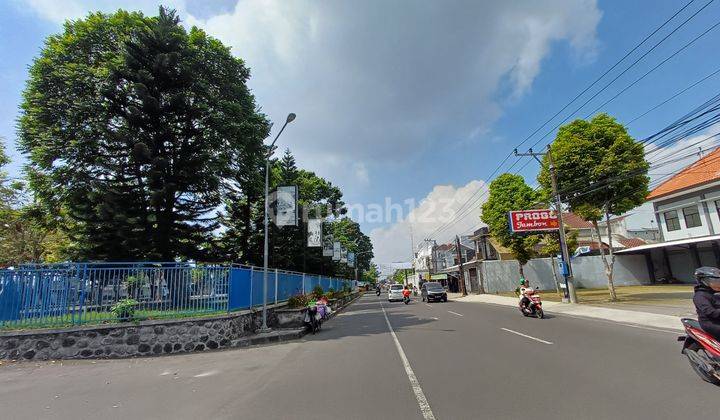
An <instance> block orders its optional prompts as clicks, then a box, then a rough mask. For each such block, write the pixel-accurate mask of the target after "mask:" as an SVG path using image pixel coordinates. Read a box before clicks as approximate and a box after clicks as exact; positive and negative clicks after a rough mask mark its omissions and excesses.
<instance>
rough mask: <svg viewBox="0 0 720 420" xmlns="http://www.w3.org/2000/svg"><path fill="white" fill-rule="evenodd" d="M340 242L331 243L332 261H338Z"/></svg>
mask: <svg viewBox="0 0 720 420" xmlns="http://www.w3.org/2000/svg"><path fill="white" fill-rule="evenodd" d="M340 248H341V246H340V242H333V261H340Z"/></svg>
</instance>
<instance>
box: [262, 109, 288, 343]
mask: <svg viewBox="0 0 720 420" xmlns="http://www.w3.org/2000/svg"><path fill="white" fill-rule="evenodd" d="M294 119H295V114H293V113H292V112H291V113H290V114H288V116H287V119H286V120H285V124H283V126H282V128H281V129H280V131H279V132H278V133H277V135H276V136H275V139H274V140H273V141H272V143H271V144H270V148H269V149H268V153H267V155H266V156H265V245H264V248H263V309H262V326H261V327H260V332H269V331H270V328H269V327H268V325H267V285H268V223H269V221H268V213H269V212H270V206H269V203H268V198H269V197H268V195H269V192H268V190H269V189H270V157H271V156H272V154H273V147H274V146H275V142H276V141H277V139H278V137H280V134H282V132H283V130H285V127H286V126H287V125H288V124H289V123H291V122H292V121H293V120H294Z"/></svg>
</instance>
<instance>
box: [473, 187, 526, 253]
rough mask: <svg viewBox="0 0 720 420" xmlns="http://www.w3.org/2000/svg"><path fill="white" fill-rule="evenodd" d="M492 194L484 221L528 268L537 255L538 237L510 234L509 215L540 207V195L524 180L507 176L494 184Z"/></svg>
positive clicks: (483, 210) (493, 234) (496, 236)
mask: <svg viewBox="0 0 720 420" xmlns="http://www.w3.org/2000/svg"><path fill="white" fill-rule="evenodd" d="M489 190H490V194H489V196H488V199H487V201H486V202H485V203H484V204H483V206H482V214H481V216H480V218H481V219H482V221H483V222H484V223H485V224H487V225H488V228H489V230H490V234H491V235H492V236H493V237H494V238H495V239H496V240H497V241H499V242H500V244H501V245H502V246H504V247H506V248H509V249H510V251H512V253H513V256H514V257H515V259H517V260H518V262H519V263H520V265H521V266H522V265H525V263H527V262H528V261H529V260H530V258H532V257H533V255H534V254H535V251H534V247H535V245H536V244H537V243H538V241H539V238H538V236H537V235H526V236H523V235H519V234H514V233H511V232H510V225H509V219H508V212H509V211H512V210H524V209H531V208H533V207H535V206H536V205H537V199H538V194H537V192H536V191H535V190H533V189H532V188H530V186H528V185H527V184H526V183H525V180H524V179H523V177H521V176H519V175H513V174H509V173H504V174H502V175H500V176H498V177H497V178H495V179H494V180H493V181H492V182H491V183H490V187H489Z"/></svg>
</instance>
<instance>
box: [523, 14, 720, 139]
mask: <svg viewBox="0 0 720 420" xmlns="http://www.w3.org/2000/svg"><path fill="white" fill-rule="evenodd" d="M713 1H715V0H710V1H708V2H707V3H705V5H703V6H702V7H701V8H700V9H698V10H697V11H695V13H693V14H692V15H690V17H688V18H687V19H685V20H684V21H683V22H682V23H681V24H680V25H678V26H677V27H675V29H673V30H672V31H671V32H670V33H669V34H667V35H665V37H664V38H662V39H661V40H660V41H658V42H656V43H655V45H653V46H652V47H651V48H650V49H649V50H647V51H646V52H645V53H644V54H643V55H641V56H640V57H639V58H638V59H637V60H635V61H634V62H633V63H632V64H630V66H628V67H627V68H626V69H625V70H623V71H622V72H620V74H618V75H617V76H615V78H614V79H612V80H611V81H610V82H608V83H606V84H605V86H603V87H602V88H601V89H600V90H599V91H597V92H595V94H594V95H592V96H591V97H590V98H588V99H587V100H586V101H585V102H584V103H583V104H582V105H580V106H579V107H578V108H576V109H575V111H573V112H571V113H570V114H568V115H567V116H566V117H565V118H564V119H563V120H562V121H560V123H559V124H557V125H556V126H555V127H553V128H552V130H550V131H548V132H547V133H545V135H544V136H542V137H541V138H539V139H538V140H537V141H536V142H535V143H533V145H532V146H531V148H534V147H535V146H537V145H538V144H539V143H540V142H541V141H542V140H543V139H545V138H546V137H547V136H549V135H550V134H552V133H553V132H554V131H555V130H556V129H558V128H559V127H560V126H561V125H562V124H563V123H565V122H566V121H567V120H568V119H570V117H572V116H573V115H575V114H577V113H578V112H579V111H580V110H581V109H583V108H584V107H585V105H587V104H588V103H590V102H591V101H592V100H593V99H595V98H596V97H597V96H598V95H600V94H601V93H602V92H604V91H605V90H606V89H607V88H608V87H610V85H611V84H613V83H614V82H615V81H617V80H618V79H619V78H620V77H622V75H624V74H625V73H626V72H627V71H628V70H630V69H631V68H633V67H635V65H636V64H637V63H639V62H640V61H641V60H642V59H643V58H645V57H647V55H648V54H650V53H651V52H652V51H654V50H655V48H657V47H658V46H659V45H660V44H662V43H663V42H665V41H666V40H667V39H668V38H669V37H670V36H672V35H673V34H674V33H675V32H677V31H678V30H679V29H680V28H682V27H683V26H685V25H686V24H687V23H688V22H690V20H692V19H693V18H694V17H695V16H697V15H698V14H699V13H700V12H701V11H703V10H704V9H705V8H706V7H708V6H709V5H710V4H711V3H712V2H713ZM692 42H694V41H691V43H692Z"/></svg>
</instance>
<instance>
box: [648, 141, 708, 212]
mask: <svg viewBox="0 0 720 420" xmlns="http://www.w3.org/2000/svg"><path fill="white" fill-rule="evenodd" d="M717 180H720V147H718V148H717V149H715V150H713V151H712V152H711V153H709V154H708V155H706V156H704V157H703V158H701V159H699V160H698V161H697V162H695V163H693V164H692V165H688V166H686V167H685V169H683V170H682V171H680V172H678V173H677V174H676V175H675V176H673V177H672V178H670V179H668V180H667V181H665V182H663V183H662V184H660V185H658V186H657V187H655V189H653V190H652V191H651V192H650V194H648V196H647V199H648V200H653V199H656V198H660V197H664V196H666V195H670V194H673V193H676V192H679V191H683V190H686V189H689V188H693V187H697V186H700V185H703V184H707V183H709V182H713V181H717Z"/></svg>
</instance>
